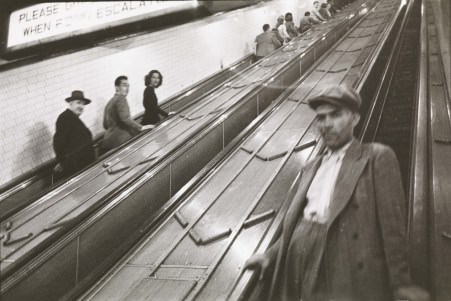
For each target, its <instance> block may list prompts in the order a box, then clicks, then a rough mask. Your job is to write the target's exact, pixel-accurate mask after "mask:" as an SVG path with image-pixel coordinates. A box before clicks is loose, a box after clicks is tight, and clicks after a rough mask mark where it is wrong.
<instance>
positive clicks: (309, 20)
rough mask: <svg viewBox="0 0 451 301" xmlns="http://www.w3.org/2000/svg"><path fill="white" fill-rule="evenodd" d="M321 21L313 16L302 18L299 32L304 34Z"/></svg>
mask: <svg viewBox="0 0 451 301" xmlns="http://www.w3.org/2000/svg"><path fill="white" fill-rule="evenodd" d="M318 23H319V21H318V20H316V19H315V18H313V17H311V16H304V17H302V19H301V21H300V22H299V32H300V33H303V32H306V31H307V30H309V29H310V28H312V25H313V24H318Z"/></svg>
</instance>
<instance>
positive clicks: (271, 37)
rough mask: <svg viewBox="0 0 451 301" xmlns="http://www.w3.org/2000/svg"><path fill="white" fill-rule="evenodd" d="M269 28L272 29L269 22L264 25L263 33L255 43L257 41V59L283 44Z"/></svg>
mask: <svg viewBox="0 0 451 301" xmlns="http://www.w3.org/2000/svg"><path fill="white" fill-rule="evenodd" d="M269 29H270V26H269V24H265V25H263V33H261V34H259V35H258V36H257V37H256V38H255V43H257V46H256V50H255V56H256V58H257V60H259V59H261V58H262V57H264V56H266V55H268V54H270V53H271V52H273V51H274V50H275V49H277V48H279V47H280V46H281V45H282V44H281V43H280V41H279V40H278V39H277V38H276V36H275V34H274V32H273V31H272V30H269Z"/></svg>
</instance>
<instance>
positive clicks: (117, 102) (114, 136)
mask: <svg viewBox="0 0 451 301" xmlns="http://www.w3.org/2000/svg"><path fill="white" fill-rule="evenodd" d="M162 83H163V76H162V74H161V73H160V71H158V70H151V71H150V72H149V73H148V74H147V75H146V76H145V78H144V84H145V86H146V88H145V90H144V95H143V105H144V109H145V112H144V115H143V118H142V121H141V123H138V122H137V121H135V120H134V119H133V118H132V117H131V115H130V108H129V105H128V102H127V98H126V97H127V95H128V92H129V88H130V84H129V82H128V78H127V77H126V76H124V75H121V76H119V77H117V78H116V80H115V81H114V86H115V90H116V91H115V94H114V96H113V97H112V98H111V99H110V101H109V102H108V103H107V105H106V107H105V111H104V116H103V127H104V128H105V135H104V138H103V140H102V144H101V147H100V151H101V152H102V153H105V152H107V151H109V150H111V149H113V148H116V147H118V146H120V145H121V144H123V143H124V142H126V141H127V140H129V139H130V138H132V137H133V136H135V135H136V134H138V133H139V132H142V131H146V130H149V129H153V128H154V127H155V125H156V124H157V123H158V122H160V120H161V119H160V116H162V117H164V118H165V117H168V116H170V115H172V114H173V112H169V113H167V112H166V111H164V110H163V109H161V108H160V107H159V106H158V99H157V96H156V94H155V89H156V88H158V87H160V86H161V84H162ZM66 102H67V103H68V108H67V109H66V110H65V111H64V112H63V113H61V114H60V115H59V116H58V119H57V121H56V132H55V135H54V137H53V148H54V150H55V154H56V160H57V162H58V164H57V165H56V166H55V169H54V170H55V172H56V173H57V176H58V177H61V178H64V177H67V176H69V175H71V174H74V173H76V172H77V171H80V170H81V169H83V168H84V167H85V166H87V165H89V164H90V163H92V162H94V160H95V159H96V158H95V157H96V155H95V151H94V146H93V136H92V133H91V131H90V130H89V129H88V128H87V127H86V125H85V124H84V123H83V121H81V119H80V118H79V116H80V115H81V114H82V113H83V110H84V106H85V105H87V104H89V103H91V100H90V99H88V98H86V97H85V96H84V93H83V91H79V90H75V91H72V94H71V96H70V97H68V98H66Z"/></svg>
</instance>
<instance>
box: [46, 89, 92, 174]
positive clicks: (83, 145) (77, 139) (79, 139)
mask: <svg viewBox="0 0 451 301" xmlns="http://www.w3.org/2000/svg"><path fill="white" fill-rule="evenodd" d="M66 101H67V102H68V103H69V107H68V109H67V110H65V111H64V112H63V113H61V114H60V115H59V116H58V119H57V121H56V132H55V136H54V137H53V149H54V150H55V154H56V160H57V162H58V164H57V165H56V166H55V169H54V170H55V171H57V172H59V173H60V174H59V176H60V177H67V176H70V175H71V174H74V173H76V172H77V171H79V170H81V169H83V168H84V167H85V166H87V165H89V164H90V163H92V162H93V161H94V160H95V154H94V149H93V146H92V145H93V141H92V134H91V131H90V130H89V129H88V128H87V127H86V126H85V124H84V123H83V121H81V120H80V118H79V116H80V115H81V114H82V113H83V110H84V107H85V105H87V104H89V103H90V102H91V100H89V99H87V98H85V97H84V95H83V92H82V91H77V90H76V91H72V95H71V96H70V97H68V98H66Z"/></svg>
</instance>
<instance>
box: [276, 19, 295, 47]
mask: <svg viewBox="0 0 451 301" xmlns="http://www.w3.org/2000/svg"><path fill="white" fill-rule="evenodd" d="M274 27H275V28H276V29H277V31H278V32H279V35H280V36H281V37H282V39H283V41H282V43H286V42H289V41H290V40H291V39H290V36H289V35H288V33H287V27H286V26H285V17H284V16H283V15H282V16H279V17H278V18H277V23H276V26H274Z"/></svg>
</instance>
